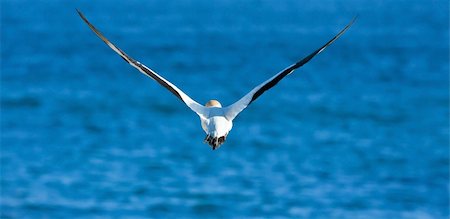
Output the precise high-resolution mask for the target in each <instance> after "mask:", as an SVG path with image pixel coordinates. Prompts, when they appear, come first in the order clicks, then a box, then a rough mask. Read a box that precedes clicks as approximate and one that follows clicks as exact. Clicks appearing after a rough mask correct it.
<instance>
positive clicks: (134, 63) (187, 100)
mask: <svg viewBox="0 0 450 219" xmlns="http://www.w3.org/2000/svg"><path fill="white" fill-rule="evenodd" d="M77 12H78V14H79V15H80V17H81V19H83V21H84V22H86V24H87V25H88V26H89V28H91V30H92V31H94V33H95V34H96V35H97V36H98V37H99V38H100V39H101V40H103V42H105V43H106V45H108V46H109V47H110V48H111V49H112V50H114V51H115V52H116V53H117V54H119V55H120V56H121V57H122V58H123V60H125V61H126V62H127V63H128V64H130V65H131V66H133V67H135V68H136V69H137V70H139V71H140V72H142V73H143V74H145V75H147V76H148V77H150V78H152V79H153V80H155V81H156V82H158V83H159V84H160V85H162V86H163V87H165V88H166V89H167V90H169V91H170V92H171V93H173V94H174V95H175V96H176V97H178V98H179V99H180V100H181V101H183V102H184V103H185V104H186V105H187V106H188V107H189V108H190V109H191V110H193V111H194V112H195V113H197V114H198V115H199V116H201V117H202V116H204V115H205V113H206V110H207V108H206V107H204V106H202V105H200V104H199V103H197V102H195V101H194V100H192V99H191V98H190V97H189V96H188V95H186V94H185V93H183V91H181V90H180V89H179V88H178V87H176V86H175V85H173V84H172V83H170V82H169V81H168V80H166V79H164V78H163V77H161V76H160V75H158V74H157V73H156V72H154V71H153V70H151V69H150V68H148V67H147V66H145V65H144V64H141V63H140V62H138V61H136V60H134V59H133V58H131V57H130V56H128V55H127V54H126V53H125V52H123V51H122V50H121V49H120V48H119V47H117V46H115V45H114V44H112V43H111V42H110V41H109V40H108V39H106V37H105V36H103V35H102V34H101V33H100V31H98V30H97V28H95V27H94V25H92V24H91V23H90V22H89V21H88V20H87V19H86V17H85V16H84V15H83V14H82V13H81V12H80V11H79V10H78V9H77Z"/></svg>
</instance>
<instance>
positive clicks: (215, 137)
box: [77, 9, 356, 150]
mask: <svg viewBox="0 0 450 219" xmlns="http://www.w3.org/2000/svg"><path fill="white" fill-rule="evenodd" d="M77 12H78V14H79V15H80V17H81V18H82V19H83V21H84V22H85V23H86V24H87V25H88V26H89V28H91V30H92V31H93V32H94V33H95V34H96V35H97V36H98V37H99V38H100V39H101V40H103V42H105V43H106V45H108V46H109V47H110V48H111V49H112V50H114V51H115V52H116V53H117V54H119V55H120V56H121V57H122V58H123V59H124V60H125V61H126V62H127V63H128V64H130V65H131V66H133V67H135V68H136V69H137V70H139V71H140V72H141V73H143V74H145V75H146V76H148V77H150V78H152V79H153V80H155V81H156V82H158V83H159V84H160V85H162V86H163V87H165V88H166V89H168V90H169V91H170V92H171V93H173V94H174V95H175V96H176V97H178V98H179V99H180V100H181V101H183V102H184V103H185V104H186V105H187V106H188V107H189V108H190V109H191V110H192V111H194V112H195V113H196V114H197V115H198V116H199V117H200V120H201V125H202V128H203V130H204V131H205V132H206V137H205V140H204V141H205V143H208V144H209V145H210V146H211V147H212V149H213V150H215V149H216V148H218V147H220V145H222V144H223V143H224V142H225V140H226V138H227V136H228V133H229V132H230V130H231V128H232V126H233V119H234V118H236V116H237V115H238V114H239V113H240V112H241V111H242V110H244V109H245V108H246V107H248V106H249V105H250V104H251V103H253V101H255V100H256V99H257V98H258V97H259V96H261V95H262V94H263V93H264V92H265V91H267V90H269V89H270V88H272V87H273V86H275V85H276V84H277V83H278V82H279V81H280V80H281V79H283V78H284V77H286V76H287V75H289V74H291V73H292V72H293V71H294V70H295V69H297V68H300V67H301V66H303V65H304V64H306V63H307V62H309V61H310V60H311V59H312V58H313V57H314V56H316V55H317V54H319V53H320V52H322V51H323V50H324V49H325V48H326V47H328V46H329V45H330V44H332V43H333V42H334V41H335V40H336V39H338V38H339V37H340V36H341V35H342V34H343V33H344V32H345V31H346V30H347V29H349V28H350V26H351V25H352V24H353V22H354V21H355V20H356V17H355V18H353V20H352V21H350V23H349V24H347V26H345V27H344V29H342V30H341V31H340V32H339V33H338V34H337V35H336V36H334V37H333V38H332V39H331V40H329V41H328V42H327V43H325V44H324V45H323V46H321V47H320V48H318V49H317V50H315V51H314V52H312V53H311V54H309V55H308V56H306V57H305V58H303V59H302V60H300V61H298V62H296V63H294V64H292V65H291V66H289V67H287V68H286V69H284V70H282V71H281V72H279V73H277V74H276V75H274V76H273V77H271V78H269V79H268V80H266V81H264V82H263V83H261V84H260V85H258V86H257V87H255V88H253V90H251V91H250V92H249V93H248V94H246V95H245V96H244V97H242V98H241V99H240V100H238V101H237V102H235V103H234V104H232V105H230V106H227V107H222V105H221V104H220V102H219V101H217V100H210V101H208V102H207V103H206V104H205V106H202V105H200V104H199V103H197V102H195V101H194V100H193V99H191V98H190V97H189V96H188V95H186V94H185V93H184V92H183V91H181V90H180V89H179V88H178V87H176V86H175V85H173V84H172V83H170V82H169V81H168V80H166V79H165V78H163V77H161V76H160V75H159V74H157V73H156V72H154V71H153V70H151V69H150V68H148V67H147V66H145V65H144V64H141V63H140V62H138V61H136V60H135V59H133V58H131V57H130V56H128V55H127V54H126V53H125V52H123V51H122V50H121V49H120V48H119V47H117V46H115V45H114V44H112V43H111V42H110V41H109V40H108V39H106V38H105V37H104V36H103V35H102V34H101V33H100V31H98V30H97V28H95V27H94V26H93V25H92V24H91V23H90V22H89V21H88V20H87V19H86V17H85V16H84V15H83V14H82V13H81V12H80V11H79V10H78V9H77Z"/></svg>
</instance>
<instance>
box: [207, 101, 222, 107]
mask: <svg viewBox="0 0 450 219" xmlns="http://www.w3.org/2000/svg"><path fill="white" fill-rule="evenodd" d="M205 106H206V107H222V105H221V104H220V103H219V101H217V100H210V101H208V102H207V103H206V104H205Z"/></svg>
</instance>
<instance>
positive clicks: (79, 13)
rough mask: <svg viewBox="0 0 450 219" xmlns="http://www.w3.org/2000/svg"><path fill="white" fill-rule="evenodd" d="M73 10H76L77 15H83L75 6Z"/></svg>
mask: <svg viewBox="0 0 450 219" xmlns="http://www.w3.org/2000/svg"><path fill="white" fill-rule="evenodd" d="M75 10H76V11H77V13H78V15H80V16H82V17H84V15H83V13H81V11H80V10H79V9H78V8H75Z"/></svg>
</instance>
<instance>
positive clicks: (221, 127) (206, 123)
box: [200, 107, 233, 138]
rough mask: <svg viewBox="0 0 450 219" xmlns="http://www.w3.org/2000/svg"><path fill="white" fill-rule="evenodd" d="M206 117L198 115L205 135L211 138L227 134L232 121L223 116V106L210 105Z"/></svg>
mask: <svg viewBox="0 0 450 219" xmlns="http://www.w3.org/2000/svg"><path fill="white" fill-rule="evenodd" d="M209 109H210V114H209V115H207V117H200V120H201V123H202V128H203V130H204V131H205V133H206V134H207V135H210V136H211V137H213V138H219V137H222V136H227V135H228V132H230V130H231V128H232V127H233V121H230V120H228V119H227V118H226V117H225V113H224V111H223V108H220V107H211V108H209Z"/></svg>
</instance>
